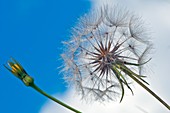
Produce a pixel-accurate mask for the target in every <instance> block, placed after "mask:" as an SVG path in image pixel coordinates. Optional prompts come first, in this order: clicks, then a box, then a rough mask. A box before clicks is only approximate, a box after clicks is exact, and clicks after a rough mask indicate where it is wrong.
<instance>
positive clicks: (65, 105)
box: [30, 83, 81, 113]
mask: <svg viewBox="0 0 170 113" xmlns="http://www.w3.org/2000/svg"><path fill="white" fill-rule="evenodd" d="M30 86H31V87H32V88H33V89H35V90H36V91H38V92H39V93H41V94H42V95H44V96H46V97H48V98H49V99H51V100H53V101H54V102H56V103H58V104H60V105H62V106H64V107H66V108H68V109H70V110H71V111H73V112H75V113H81V112H80V111H78V110H76V109H74V108H72V107H71V106H69V105H67V104H65V103H63V102H61V101H60V100H58V99H56V98H54V97H52V96H50V95H48V94H47V93H45V92H44V91H43V90H41V89H40V88H39V87H37V86H36V85H35V84H34V83H33V84H31V85H30Z"/></svg>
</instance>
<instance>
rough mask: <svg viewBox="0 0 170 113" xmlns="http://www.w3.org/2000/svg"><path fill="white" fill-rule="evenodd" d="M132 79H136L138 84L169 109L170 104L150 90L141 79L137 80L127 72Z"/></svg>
mask: <svg viewBox="0 0 170 113" xmlns="http://www.w3.org/2000/svg"><path fill="white" fill-rule="evenodd" d="M128 75H129V76H130V77H131V78H132V79H133V80H134V81H136V82H137V83H138V84H139V85H141V86H142V87H143V88H144V89H146V90H147V91H148V92H149V93H150V94H151V95H153V96H154V97H155V98H156V99H157V100H159V101H160V102H161V103H162V104H163V105H164V106H165V107H167V108H168V109H169V110H170V106H169V105H168V104H167V103H166V102H165V101H163V100H162V99H161V98H160V97H159V96H158V95H157V94H156V93H154V92H153V91H151V90H150V89H149V88H148V87H147V86H146V85H144V84H143V83H142V82H141V81H139V80H138V79H137V78H136V77H134V76H133V75H131V74H128Z"/></svg>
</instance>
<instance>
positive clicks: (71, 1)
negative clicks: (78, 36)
mask: <svg viewBox="0 0 170 113" xmlns="http://www.w3.org/2000/svg"><path fill="white" fill-rule="evenodd" d="M90 7H91V6H90V2H89V1H88V0H0V39H1V41H0V91H1V92H0V112H1V113H38V112H39V110H40V108H41V107H42V105H43V104H44V103H45V102H46V101H47V98H45V97H44V96H42V95H40V94H39V93H37V92H36V91H34V90H33V89H31V88H28V87H26V86H24V84H23V83H22V82H21V81H19V80H18V79H17V78H15V77H14V76H13V75H12V74H11V73H9V72H8V71H7V70H6V69H5V68H4V67H3V66H2V65H3V64H5V63H6V62H7V61H8V60H9V59H10V57H13V58H15V59H16V60H18V61H19V62H20V63H21V64H22V66H23V67H24V68H25V69H26V71H27V72H28V73H29V74H30V75H31V76H32V77H33V78H34V79H35V83H36V84H37V85H38V86H39V87H40V88H42V89H43V90H45V91H46V92H48V93H49V94H54V93H58V94H61V95H62V94H63V93H64V92H65V91H66V89H67V88H66V84H65V83H64V81H63V80H62V75H61V74H59V71H60V69H58V68H57V67H59V66H60V65H61V62H62V60H61V59H60V54H61V53H62V46H63V45H62V43H61V41H63V40H67V39H69V35H70V29H71V27H73V26H74V25H75V24H76V21H77V18H78V17H80V16H81V15H82V14H84V13H85V12H87V11H88V10H89V8H90Z"/></svg>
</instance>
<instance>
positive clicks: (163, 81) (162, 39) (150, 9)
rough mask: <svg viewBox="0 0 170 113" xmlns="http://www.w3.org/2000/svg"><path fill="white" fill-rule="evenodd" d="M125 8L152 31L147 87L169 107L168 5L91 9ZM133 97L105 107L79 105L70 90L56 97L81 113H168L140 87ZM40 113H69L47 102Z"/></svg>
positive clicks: (128, 0) (135, 1) (132, 3)
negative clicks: (137, 16)
mask: <svg viewBox="0 0 170 113" xmlns="http://www.w3.org/2000/svg"><path fill="white" fill-rule="evenodd" d="M106 1H107V3H109V4H111V2H113V3H114V4H120V5H125V6H126V7H127V8H128V9H130V10H132V11H134V12H135V13H137V14H140V15H142V17H143V18H144V20H146V21H147V23H149V24H150V26H151V27H150V29H151V31H152V32H153V34H152V36H153V37H154V38H153V43H154V45H155V53H154V55H153V60H152V61H151V68H152V71H153V73H151V74H150V75H149V78H148V81H149V83H150V87H151V89H152V90H153V91H155V92H156V93H157V94H158V95H159V96H161V97H162V98H163V99H164V100H166V102H167V103H169V104H170V90H169V88H170V87H169V79H170V75H169V70H170V66H169V58H170V12H169V11H170V2H167V1H160V0H157V1H154V0H151V1H147V0H119V1H117V0H93V1H92V3H93V6H94V7H96V6H100V5H101V4H103V3H105V2H106ZM133 89H135V90H134V92H135V95H134V96H131V95H130V94H128V95H125V97H124V100H123V102H122V103H119V102H110V103H107V104H105V105H102V104H99V103H93V104H92V103H91V104H87V103H83V102H81V100H80V98H79V97H78V96H75V95H74V92H73V90H69V91H67V92H66V93H65V94H64V95H63V96H57V97H58V98H60V99H61V100H63V101H64V102H66V103H68V104H69V105H72V106H74V107H75V108H77V109H79V110H81V111H83V113H113V112H114V113H134V112H136V113H168V112H169V111H168V110H167V108H165V107H164V106H163V105H161V104H160V103H159V101H157V100H156V99H155V98H153V97H152V96H151V95H150V94H148V93H147V92H146V91H145V90H144V89H142V88H141V87H140V86H138V85H137V86H135V88H133ZM40 113H71V112H70V111H69V110H67V109H65V108H63V107H61V106H60V105H57V104H55V103H54V102H51V101H48V102H47V103H46V104H45V105H44V106H43V107H42V109H41V111H40Z"/></svg>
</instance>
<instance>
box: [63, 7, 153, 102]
mask: <svg viewBox="0 0 170 113" xmlns="http://www.w3.org/2000/svg"><path fill="white" fill-rule="evenodd" d="M147 32H148V31H147V29H146V28H144V27H143V21H141V19H140V18H138V17H136V16H135V15H132V14H130V13H129V12H128V11H126V10H123V9H119V8H118V7H114V8H113V7H108V6H104V7H102V8H99V9H97V10H93V11H92V12H91V13H89V14H85V15H84V16H83V17H81V18H80V20H79V23H78V25H77V26H76V27H74V28H73V32H72V39H71V40H70V41H68V42H64V44H65V45H66V48H67V49H66V51H65V53H63V54H62V55H61V56H62V58H63V59H64V61H65V63H64V64H65V65H64V68H63V72H64V75H65V77H64V78H65V79H66V80H67V81H68V82H69V83H72V84H74V85H75V86H76V90H77V91H78V92H79V93H80V94H81V95H82V98H85V99H90V100H98V101H105V100H116V98H117V97H119V98H120V101H122V99H123V96H124V87H126V88H128V89H129V90H130V91H131V92H132V94H133V91H132V89H131V87H130V85H131V83H132V81H130V79H129V78H132V77H131V76H133V77H135V78H136V79H137V80H139V81H140V82H142V83H144V84H148V83H147V82H146V81H145V80H144V79H143V77H145V76H143V75H142V68H143V66H144V64H146V63H147V62H148V61H149V60H150V58H148V54H149V52H150V50H151V49H152V44H151V42H150V38H149V36H148V34H147Z"/></svg>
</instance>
